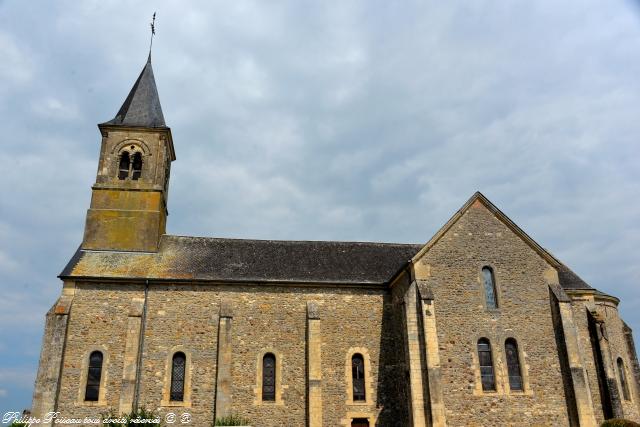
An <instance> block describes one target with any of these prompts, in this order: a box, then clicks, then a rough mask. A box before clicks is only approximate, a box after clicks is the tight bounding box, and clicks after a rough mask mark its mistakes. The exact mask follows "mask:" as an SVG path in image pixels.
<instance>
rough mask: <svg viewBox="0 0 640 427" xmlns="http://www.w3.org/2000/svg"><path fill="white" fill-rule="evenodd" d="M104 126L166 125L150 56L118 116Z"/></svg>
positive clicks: (159, 126)
mask: <svg viewBox="0 0 640 427" xmlns="http://www.w3.org/2000/svg"><path fill="white" fill-rule="evenodd" d="M103 124H105V125H121V126H141V127H149V128H161V127H162V128H163V127H166V126H167V125H166V124H165V122H164V116H163V115H162V107H161V106H160V98H159V97H158V89H157V88H156V81H155V79H154V78H153V67H152V66H151V54H149V57H148V59H147V63H146V64H145V66H144V68H143V69H142V72H141V73H140V75H139V76H138V79H137V80H136V82H135V83H134V85H133V87H132V88H131V91H130V92H129V95H128V96H127V99H125V100H124V103H123V104H122V107H120V110H119V111H118V114H116V116H115V117H114V118H113V119H112V120H109V121H108V122H105V123H103Z"/></svg>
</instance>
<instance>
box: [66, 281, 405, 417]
mask: <svg viewBox="0 0 640 427" xmlns="http://www.w3.org/2000/svg"><path fill="white" fill-rule="evenodd" d="M143 296H144V288H143V285H133V284H127V285H125V284H121V285H114V284H78V285H77V287H76V294H75V298H74V303H73V308H72V310H71V315H70V325H69V335H68V340H67V348H66V352H65V364H64V371H63V379H62V387H61V388H62V391H61V394H60V405H59V409H60V411H61V412H62V413H63V415H64V416H70V417H71V416H73V417H80V416H82V417H84V416H90V415H91V416H95V415H99V414H102V413H107V412H109V411H110V410H112V411H114V412H117V409H118V403H119V394H120V389H121V384H122V376H123V356H124V352H125V341H126V329H127V328H126V325H127V313H128V309H129V306H130V303H131V301H132V299H133V298H141V297H143ZM307 301H313V302H316V303H317V306H318V312H319V316H320V324H321V331H322V346H321V351H322V358H321V360H322V417H323V425H336V426H339V425H350V424H348V423H350V419H351V418H354V417H367V418H369V419H370V420H371V422H372V424H371V425H374V423H375V422H376V420H378V422H379V423H381V425H394V423H397V422H399V421H400V422H401V420H404V419H406V418H405V417H406V414H405V413H404V411H405V406H404V400H403V399H398V390H400V389H402V385H401V382H402V379H403V375H404V367H403V365H402V361H403V356H402V353H401V344H400V343H401V341H398V340H401V335H399V334H400V329H399V328H398V327H397V326H395V325H394V324H393V322H394V319H393V310H392V305H391V302H390V294H389V292H388V291H387V290H384V289H362V288H360V289H357V288H348V289H339V288H333V287H325V288H318V287H295V286H273V285H253V286H251V285H246V286H245V285H233V286H231V285H206V284H199V285H196V284H184V283H176V284H163V285H161V284H151V285H149V291H148V299H147V313H146V322H145V330H144V345H143V354H142V368H141V376H140V402H139V403H140V406H144V407H146V408H148V409H153V410H156V411H158V412H159V413H160V414H161V415H163V416H164V415H166V414H167V413H168V412H173V413H176V414H178V415H180V414H182V413H183V412H188V413H190V414H191V416H192V417H193V421H192V424H191V425H198V426H206V425H210V423H211V422H212V421H213V411H214V406H215V391H216V383H215V382H216V360H217V356H216V355H217V351H218V348H217V347H218V342H217V336H218V322H219V318H218V315H219V311H220V305H221V303H222V302H224V304H225V305H226V306H227V307H230V309H231V311H232V313H233V318H232V326H231V328H232V332H231V333H232V337H233V339H232V344H231V345H232V350H233V365H232V379H233V381H232V389H231V394H232V412H233V413H235V414H238V415H241V416H243V417H245V418H248V419H249V420H250V421H251V424H252V425H254V426H256V427H259V426H278V425H296V426H297V425H305V423H306V417H307V414H306V406H307V403H306V396H307V394H306V387H307V380H306V372H307V371H306V333H307V331H306V325H307V311H306V310H307ZM383 334H384V336H383ZM100 348H104V349H105V354H106V356H105V364H104V370H103V372H104V374H105V375H106V382H105V387H104V392H105V399H104V401H103V402H98V403H88V402H83V401H82V396H83V390H82V381H83V378H82V372H83V369H86V363H85V364H84V365H83V360H85V359H84V358H86V357H87V356H88V353H89V352H90V351H91V350H92V349H100ZM175 351H183V352H184V353H185V354H186V355H187V380H186V389H188V390H186V391H185V402H184V403H183V404H176V403H174V402H169V401H168V386H169V382H168V377H169V375H170V359H171V356H172V354H173V353H174V352H175ZM267 351H269V352H273V353H274V354H276V356H277V357H278V363H281V368H280V369H279V370H278V375H281V378H280V379H279V381H278V382H279V384H280V387H281V401H280V402H275V403H271V402H261V399H260V392H259V388H258V371H259V360H261V357H262V355H264V353H265V352H267ZM353 352H360V353H361V354H363V356H364V357H365V368H366V374H367V376H368V378H367V400H366V402H365V403H358V402H356V403H353V402H351V403H349V402H348V400H349V395H350V394H349V393H350V392H349V390H350V389H349V381H350V380H349V378H350V375H351V366H350V363H351V359H350V358H351V354H352V353H353ZM381 364H382V365H384V368H383V370H382V372H381V373H380V372H379V371H380V369H381ZM81 390H82V391H81Z"/></svg>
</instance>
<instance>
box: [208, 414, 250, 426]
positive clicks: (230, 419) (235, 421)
mask: <svg viewBox="0 0 640 427" xmlns="http://www.w3.org/2000/svg"><path fill="white" fill-rule="evenodd" d="M213 425H214V426H248V425H250V424H249V420H247V419H246V418H242V417H241V416H239V415H228V416H226V417H222V418H216V421H215V423H213Z"/></svg>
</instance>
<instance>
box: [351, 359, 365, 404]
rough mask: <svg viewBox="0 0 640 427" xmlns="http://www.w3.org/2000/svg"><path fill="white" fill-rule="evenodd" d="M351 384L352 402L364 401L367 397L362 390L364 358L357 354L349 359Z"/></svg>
mask: <svg viewBox="0 0 640 427" xmlns="http://www.w3.org/2000/svg"><path fill="white" fill-rule="evenodd" d="M351 382H352V388H353V400H354V402H355V401H364V400H366V397H367V396H366V394H365V389H364V357H362V355H361V354H359V353H356V354H354V355H353V356H352V357H351Z"/></svg>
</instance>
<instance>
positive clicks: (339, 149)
mask: <svg viewBox="0 0 640 427" xmlns="http://www.w3.org/2000/svg"><path fill="white" fill-rule="evenodd" d="M154 10H156V11H157V13H158V15H157V37H156V39H155V42H154V50H153V64H154V71H155V76H156V81H157V84H158V89H159V93H160V99H161V101H162V105H163V109H164V115H165V118H166V121H167V123H168V125H169V126H171V128H172V131H173V136H174V141H175V147H176V152H177V157H178V160H177V161H176V162H175V163H174V164H173V170H172V174H171V194H170V201H169V202H170V205H169V211H170V216H169V223H168V230H169V232H170V233H171V234H182V235H196V236H219V237H241V238H243V237H246V238H268V239H300V240H325V239H327V240H363V241H390V242H412V243H413V242H415V243H419V242H426V241H427V240H428V239H429V238H430V237H431V236H432V235H433V234H434V233H435V232H436V231H437V229H438V228H439V227H440V226H441V225H442V224H443V223H444V222H446V220H447V219H448V218H449V217H450V216H451V215H452V214H453V213H454V212H455V211H456V210H457V209H458V208H459V207H460V206H461V205H462V204H463V203H464V202H465V201H466V200H467V199H468V198H469V197H470V196H471V195H472V194H473V192H474V191H476V190H480V191H482V192H483V193H484V194H485V195H486V196H487V197H488V198H489V199H490V200H492V201H493V202H494V203H495V204H496V205H497V206H498V207H500V208H501V209H502V210H503V211H504V212H505V213H506V214H507V215H509V216H510V217H511V218H512V219H513V220H514V221H515V222H516V223H517V224H519V225H520V226H521V227H522V228H523V229H524V230H525V231H526V232H528V233H529V234H530V235H531V236H532V237H533V238H534V239H535V240H537V241H538V242H539V243H540V244H541V245H543V246H544V247H546V248H548V249H549V250H550V251H551V252H553V253H554V254H555V255H556V256H558V257H559V258H560V259H562V260H563V261H564V262H565V263H567V264H568V265H569V266H571V267H572V268H573V269H574V270H575V271H576V272H577V273H578V274H579V275H581V276H582V277H583V278H584V279H585V280H586V281H588V282H589V283H590V284H592V285H593V286H595V287H597V288H599V289H601V290H602V291H604V292H607V293H611V294H613V295H616V296H618V297H620V298H621V299H622V303H621V305H620V310H621V312H622V314H623V316H624V317H625V318H626V319H627V321H628V322H629V323H630V325H631V327H632V328H634V330H636V331H637V332H636V335H637V334H640V289H639V285H640V262H639V261H640V250H639V249H638V248H639V247H640V222H638V218H639V216H640V186H639V184H640V172H639V171H640V168H639V167H638V164H639V163H640V141H639V136H640V81H639V76H640V4H639V3H637V2H631V1H621V0H610V1H607V2H602V1H596V0H593V1H592V0H580V1H570V0H567V1H562V2H557V1H535V2H531V1H516V0H514V1H508V2H504V1H503V2H498V1H494V2H488V1H474V2H469V1H462V2H457V1H448V2H440V1H433V2H431V1H419V2H411V1H402V2H393V1H345V0H339V1H335V2H333V1H323V2H305V1H290V2H286V1H278V2H251V1H237V0H234V1H228V2H220V1H218V2H212V1H202V2H195V1H194V2H177V1H176V2H167V1H159V2H158V1H154V2H153V3H151V2H149V3H142V2H136V3H135V4H133V2H128V3H126V4H125V3H124V2H116V1H82V2H79V1H57V2H55V3H54V2H44V1H41V2H36V1H28V2H26V1H17V0H16V1H6V0H0V129H1V135H2V136H1V137H0V148H1V149H0V171H1V172H2V175H3V179H2V181H3V182H2V186H1V191H2V197H0V292H1V295H2V299H1V300H0V325H1V326H0V412H4V411H5V410H9V409H12V410H21V409H23V408H26V407H29V406H30V401H31V393H32V389H33V380H34V376H35V371H36V367H37V361H38V355H39V351H40V343H41V337H42V329H43V323H44V314H45V312H46V311H47V310H48V308H49V307H50V306H51V305H52V304H53V302H54V301H55V299H56V298H57V296H58V295H59V293H60V289H61V282H60V281H59V280H58V279H57V278H56V275H57V274H58V273H59V272H60V271H61V270H62V268H63V266H64V265H65V263H66V262H67V261H68V259H69V258H70V256H71V255H72V254H73V252H74V251H75V249H76V247H77V246H78V244H79V243H80V241H81V238H82V232H83V225H84V216H85V213H86V209H87V208H88V206H89V200H90V187H91V184H92V183H93V182H94V179H95V171H96V166H97V159H98V150H99V143H100V135H99V133H98V129H97V128H96V124H97V123H99V122H103V121H106V120H109V119H111V118H112V117H113V116H114V115H115V113H116V111H117V110H118V108H119V107H120V104H121V103H122V101H123V100H124V98H125V97H126V95H127V93H128V91H129V89H130V87H131V85H132V84H133V82H134V81H135V79H136V77H137V75H138V73H139V72H140V70H141V68H142V66H143V64H144V62H145V60H146V55H147V49H148V42H149V28H148V22H149V20H150V16H151V14H152V13H153V11H154Z"/></svg>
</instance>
